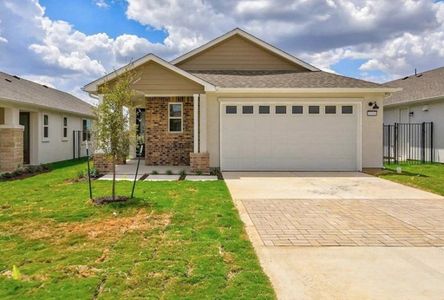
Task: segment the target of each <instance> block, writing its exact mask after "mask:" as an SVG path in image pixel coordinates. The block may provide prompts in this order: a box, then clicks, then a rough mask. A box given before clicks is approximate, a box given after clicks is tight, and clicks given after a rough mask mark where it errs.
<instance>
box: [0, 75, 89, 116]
mask: <svg viewBox="0 0 444 300" xmlns="http://www.w3.org/2000/svg"><path fill="white" fill-rule="evenodd" d="M0 100H6V101H10V102H18V103H24V104H28V105H32V106H38V107H45V108H49V109H53V110H59V111H63V112H69V113H74V114H80V115H84V116H89V117H92V116H93V106H92V105H91V104H88V103H86V102H85V101H83V100H81V99H79V98H77V97H74V96H73V95H71V94H68V93H65V92H62V91H60V90H56V89H53V88H50V87H47V86H45V85H42V84H39V83H36V82H33V81H30V80H26V79H23V78H20V77H18V76H12V75H9V74H7V73H4V72H0Z"/></svg>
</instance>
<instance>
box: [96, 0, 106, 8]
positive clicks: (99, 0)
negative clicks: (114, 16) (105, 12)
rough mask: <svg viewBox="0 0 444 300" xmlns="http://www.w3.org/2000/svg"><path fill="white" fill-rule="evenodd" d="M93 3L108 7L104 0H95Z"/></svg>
mask: <svg viewBox="0 0 444 300" xmlns="http://www.w3.org/2000/svg"><path fill="white" fill-rule="evenodd" d="M94 3H95V4H96V5H97V6H98V7H100V8H108V7H109V4H108V3H107V2H106V0H95V1H94Z"/></svg>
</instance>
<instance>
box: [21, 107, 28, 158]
mask: <svg viewBox="0 0 444 300" xmlns="http://www.w3.org/2000/svg"><path fill="white" fill-rule="evenodd" d="M20 125H23V126H24V127H25V128H24V130H23V163H24V164H25V165H27V164H29V162H30V159H29V156H30V153H29V112H20Z"/></svg>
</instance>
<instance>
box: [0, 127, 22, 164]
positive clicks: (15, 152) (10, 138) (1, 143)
mask: <svg viewBox="0 0 444 300" xmlns="http://www.w3.org/2000/svg"><path fill="white" fill-rule="evenodd" d="M22 166H23V129H21V128H0V172H10V171H14V170H15V169H17V168H20V167H22Z"/></svg>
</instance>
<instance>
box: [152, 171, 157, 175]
mask: <svg viewBox="0 0 444 300" xmlns="http://www.w3.org/2000/svg"><path fill="white" fill-rule="evenodd" d="M158 174H159V172H157V171H156V170H153V171H152V172H151V175H158Z"/></svg>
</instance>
